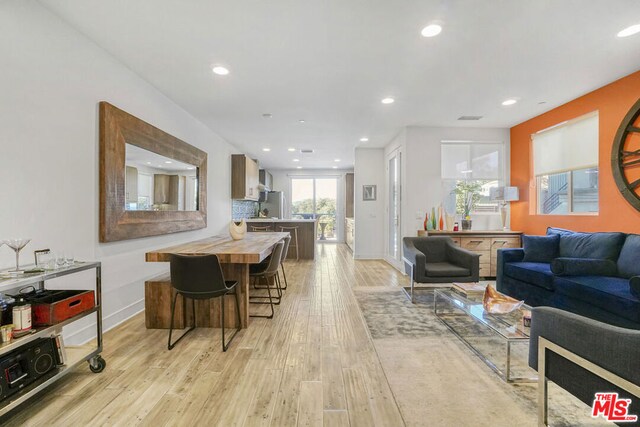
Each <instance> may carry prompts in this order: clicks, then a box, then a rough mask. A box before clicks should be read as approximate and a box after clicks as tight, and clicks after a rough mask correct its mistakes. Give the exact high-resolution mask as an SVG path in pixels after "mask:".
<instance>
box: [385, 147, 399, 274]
mask: <svg viewBox="0 0 640 427" xmlns="http://www.w3.org/2000/svg"><path fill="white" fill-rule="evenodd" d="M386 160H387V168H386V169H387V190H388V192H387V195H386V199H387V224H386V227H385V228H386V231H387V233H386V235H387V238H386V245H385V247H386V251H385V258H386V260H387V262H389V263H390V264H391V265H393V266H394V267H396V268H399V269H400V268H402V246H401V245H402V232H401V215H400V210H401V207H400V206H401V202H402V186H401V179H400V177H401V172H402V153H401V152H400V149H396V150H394V151H392V152H391V153H390V154H389V155H388V156H387V159H386Z"/></svg>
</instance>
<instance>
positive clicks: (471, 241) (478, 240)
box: [460, 237, 491, 252]
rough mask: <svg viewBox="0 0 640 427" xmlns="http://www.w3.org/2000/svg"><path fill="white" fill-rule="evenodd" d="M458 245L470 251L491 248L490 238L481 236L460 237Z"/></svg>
mask: <svg viewBox="0 0 640 427" xmlns="http://www.w3.org/2000/svg"><path fill="white" fill-rule="evenodd" d="M460 246H462V247H463V248H465V249H468V250H470V251H474V252H478V251H488V250H491V239H490V238H483V237H462V238H460Z"/></svg>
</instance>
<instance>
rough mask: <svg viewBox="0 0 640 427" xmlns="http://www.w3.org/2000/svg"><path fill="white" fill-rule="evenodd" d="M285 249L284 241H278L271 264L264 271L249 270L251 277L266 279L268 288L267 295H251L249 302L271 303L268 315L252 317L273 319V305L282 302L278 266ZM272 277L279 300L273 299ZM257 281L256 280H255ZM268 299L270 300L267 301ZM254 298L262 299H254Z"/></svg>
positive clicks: (272, 254)
mask: <svg viewBox="0 0 640 427" xmlns="http://www.w3.org/2000/svg"><path fill="white" fill-rule="evenodd" d="M283 249H284V242H278V243H276V246H275V247H274V248H273V252H272V253H271V258H270V260H269V264H267V267H266V269H264V270H262V271H255V270H254V271H253V272H251V270H249V277H250V278H253V280H258V281H259V280H264V281H265V282H266V286H265V288H266V289H267V295H250V296H249V303H250V304H269V306H270V307H271V314H270V315H268V316H265V315H258V314H251V315H250V317H265V318H267V319H272V318H273V314H274V310H273V306H274V305H278V304H280V299H281V298H282V289H281V288H280V277H279V275H278V268H279V267H280V262H281V260H282V250H283ZM269 279H272V280H273V282H274V284H275V289H276V292H277V295H278V296H277V297H276V299H277V302H274V301H273V299H274V298H273V296H272V295H271V289H273V288H272V286H271V283H270V280H269ZM254 283H255V282H254ZM265 299H268V300H269V301H268V302H267V301H265ZM252 300H261V301H252Z"/></svg>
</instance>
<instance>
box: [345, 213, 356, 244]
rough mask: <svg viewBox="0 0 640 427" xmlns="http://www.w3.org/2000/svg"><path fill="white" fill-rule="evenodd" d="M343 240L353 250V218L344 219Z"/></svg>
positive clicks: (354, 231)
mask: <svg viewBox="0 0 640 427" xmlns="http://www.w3.org/2000/svg"><path fill="white" fill-rule="evenodd" d="M344 241H345V243H346V244H347V246H349V248H350V249H351V251H352V252H353V248H354V245H355V241H356V227H355V222H354V220H353V218H346V219H345V220H344Z"/></svg>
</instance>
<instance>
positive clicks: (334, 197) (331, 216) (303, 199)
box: [291, 177, 338, 241]
mask: <svg viewBox="0 0 640 427" xmlns="http://www.w3.org/2000/svg"><path fill="white" fill-rule="evenodd" d="M337 201H338V178H335V177H326V178H291V217H292V218H302V219H317V220H318V227H317V236H316V238H317V239H318V240H321V241H335V240H337V238H338V233H337V228H338V227H337V226H338V224H337V222H336V204H337Z"/></svg>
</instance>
